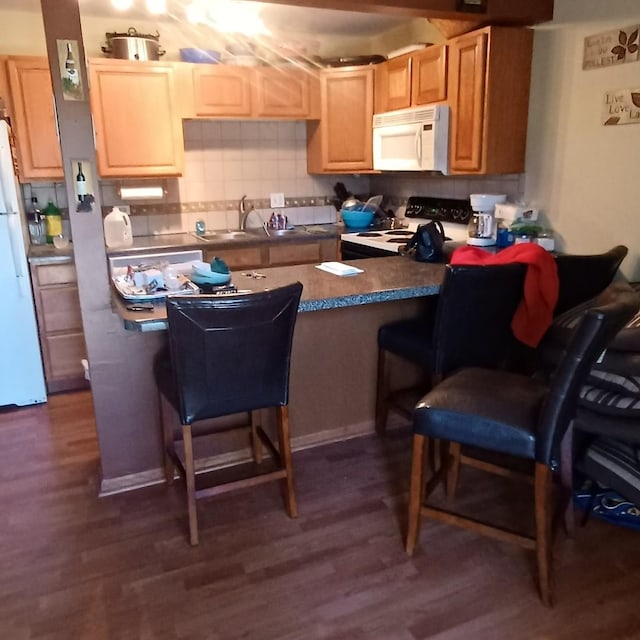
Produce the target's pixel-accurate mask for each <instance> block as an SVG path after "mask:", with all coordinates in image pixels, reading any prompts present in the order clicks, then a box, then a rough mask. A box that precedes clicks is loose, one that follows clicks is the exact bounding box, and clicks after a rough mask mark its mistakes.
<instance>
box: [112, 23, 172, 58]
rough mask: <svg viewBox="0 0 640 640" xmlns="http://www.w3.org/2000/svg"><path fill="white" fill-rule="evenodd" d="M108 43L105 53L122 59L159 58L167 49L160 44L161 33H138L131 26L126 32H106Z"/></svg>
mask: <svg viewBox="0 0 640 640" xmlns="http://www.w3.org/2000/svg"><path fill="white" fill-rule="evenodd" d="M105 37H106V39H107V45H106V46H104V47H102V51H103V53H105V54H106V55H107V56H108V57H110V58H120V59H122V60H159V59H160V56H163V55H164V54H165V53H166V51H165V50H164V49H163V48H162V47H161V46H160V34H159V33H158V32H157V31H156V33H155V35H153V34H147V33H138V32H137V31H136V29H134V28H133V27H129V30H128V31H127V32H126V33H115V32H114V33H109V32H107V33H105Z"/></svg>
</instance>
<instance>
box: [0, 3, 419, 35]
mask: <svg viewBox="0 0 640 640" xmlns="http://www.w3.org/2000/svg"><path fill="white" fill-rule="evenodd" d="M78 1H79V4H80V12H81V14H82V15H91V16H99V17H120V18H130V19H132V20H136V19H137V20H142V19H144V20H154V21H156V20H157V21H158V22H164V21H167V20H171V21H176V20H180V19H181V16H182V15H183V11H184V9H183V7H184V5H185V4H187V0H168V5H169V11H170V13H171V14H172V16H162V17H158V16H152V15H150V14H149V13H148V12H147V11H146V10H145V9H144V0H134V7H133V8H132V9H129V10H127V11H125V12H122V11H116V10H115V9H113V7H112V5H111V2H110V1H109V0H78ZM252 4H258V3H252ZM2 8H3V9H14V10H22V11H37V12H40V0H2ZM261 16H262V19H263V20H264V23H265V25H266V26H267V28H268V29H269V30H270V31H272V32H275V33H278V32H288V33H291V34H296V35H299V34H301V33H304V34H314V35H323V34H331V35H349V36H361V37H371V36H375V35H379V34H381V33H384V32H385V31H388V30H389V29H393V28H394V27H397V26H399V25H401V24H404V23H406V22H407V21H408V19H407V17H406V16H405V17H400V16H398V17H395V16H389V15H376V14H371V13H358V12H353V11H338V10H331V9H311V8H303V7H292V6H286V5H281V4H266V3H262V11H261Z"/></svg>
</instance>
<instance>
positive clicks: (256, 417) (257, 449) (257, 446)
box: [251, 409, 262, 464]
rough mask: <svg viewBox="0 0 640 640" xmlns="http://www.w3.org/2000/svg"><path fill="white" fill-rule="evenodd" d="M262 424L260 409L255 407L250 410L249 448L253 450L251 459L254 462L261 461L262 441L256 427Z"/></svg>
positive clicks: (258, 462)
mask: <svg viewBox="0 0 640 640" xmlns="http://www.w3.org/2000/svg"><path fill="white" fill-rule="evenodd" d="M261 425H262V410H261V409H256V410H255V411H252V412H251V448H252V450H253V459H254V461H255V462H256V464H260V463H261V462H262V442H261V441H260V436H259V435H258V429H259V428H260V427H261Z"/></svg>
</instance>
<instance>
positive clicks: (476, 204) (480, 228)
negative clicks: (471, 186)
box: [467, 193, 507, 247]
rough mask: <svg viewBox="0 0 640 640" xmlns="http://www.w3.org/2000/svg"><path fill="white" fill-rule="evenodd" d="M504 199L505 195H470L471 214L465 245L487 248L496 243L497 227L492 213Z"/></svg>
mask: <svg viewBox="0 0 640 640" xmlns="http://www.w3.org/2000/svg"><path fill="white" fill-rule="evenodd" d="M506 199H507V196H506V195H505V194H502V195H497V194H492V193H472V194H471V195H470V196H469V200H470V202H471V208H472V209H473V213H472V215H471V220H470V221H469V238H468V239H467V244H470V245H472V246H474V247H489V246H491V245H494V244H495V243H496V235H497V226H498V225H497V224H496V218H495V213H494V212H495V207H496V204H500V203H502V202H505V200H506Z"/></svg>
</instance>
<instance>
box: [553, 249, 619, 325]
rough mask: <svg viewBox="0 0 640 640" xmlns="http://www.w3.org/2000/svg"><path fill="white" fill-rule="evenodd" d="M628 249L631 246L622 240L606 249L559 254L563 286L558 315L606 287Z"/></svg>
mask: <svg viewBox="0 0 640 640" xmlns="http://www.w3.org/2000/svg"><path fill="white" fill-rule="evenodd" d="M628 252H629V249H627V247H625V246H624V245H621V244H619V245H617V246H615V247H613V248H612V249H609V251H605V253H597V254H593V255H579V254H575V255H573V254H569V253H568V254H560V255H558V256H556V266H557V267H558V283H559V285H560V290H559V292H558V303H557V304H556V308H555V311H554V315H559V314H561V313H564V312H565V311H568V310H569V309H572V308H574V307H576V306H578V305H579V304H581V303H583V302H585V301H586V300H589V299H591V298H593V297H594V296H597V295H598V294H599V293H601V292H602V291H604V289H605V288H606V287H608V286H609V285H610V284H611V282H612V281H613V278H614V277H615V275H616V273H617V272H618V267H619V266H620V264H621V262H622V261H623V260H624V258H625V256H626V255H627V253H628Z"/></svg>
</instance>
